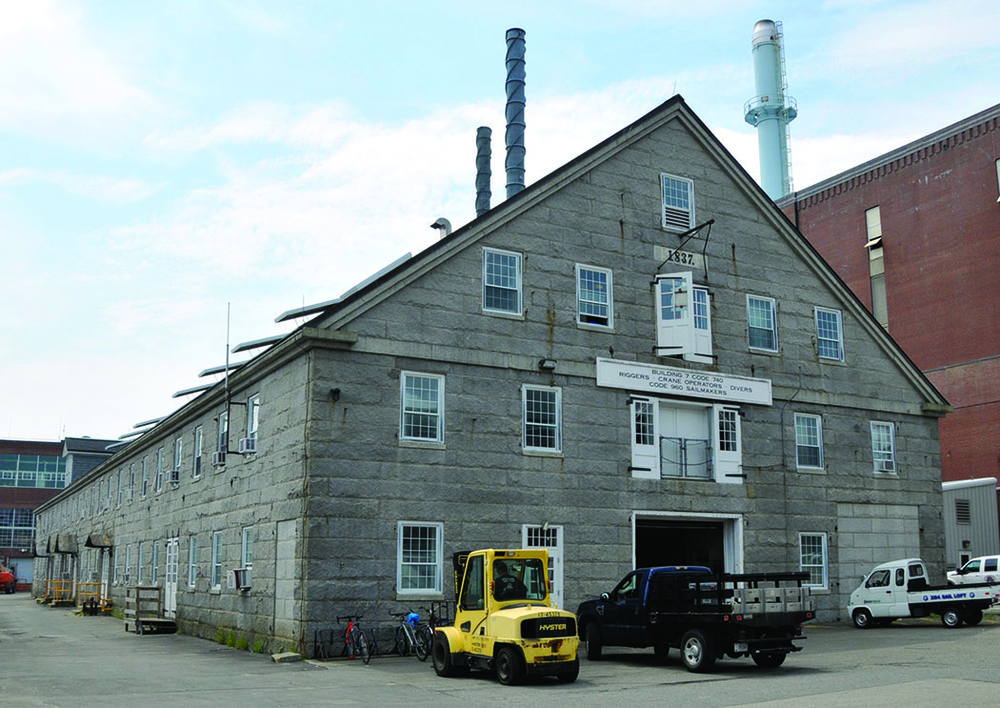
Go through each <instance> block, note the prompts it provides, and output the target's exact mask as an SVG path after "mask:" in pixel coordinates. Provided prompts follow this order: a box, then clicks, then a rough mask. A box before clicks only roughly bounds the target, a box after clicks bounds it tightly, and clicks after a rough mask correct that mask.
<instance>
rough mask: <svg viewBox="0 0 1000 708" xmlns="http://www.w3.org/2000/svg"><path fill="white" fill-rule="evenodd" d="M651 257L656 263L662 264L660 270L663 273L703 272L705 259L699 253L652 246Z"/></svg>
mask: <svg viewBox="0 0 1000 708" xmlns="http://www.w3.org/2000/svg"><path fill="white" fill-rule="evenodd" d="M653 257H654V258H655V259H656V261H657V263H660V262H662V263H663V265H662V267H661V270H662V271H663V272H664V273H676V272H677V271H679V270H701V271H703V270H705V257H704V256H703V255H701V254H700V253H691V252H690V251H680V250H678V249H676V248H669V247H667V246H659V245H657V246H653Z"/></svg>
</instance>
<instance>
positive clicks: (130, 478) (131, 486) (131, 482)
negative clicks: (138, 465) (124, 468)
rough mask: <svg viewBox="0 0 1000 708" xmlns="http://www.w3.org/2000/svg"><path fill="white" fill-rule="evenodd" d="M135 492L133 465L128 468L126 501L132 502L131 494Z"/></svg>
mask: <svg viewBox="0 0 1000 708" xmlns="http://www.w3.org/2000/svg"><path fill="white" fill-rule="evenodd" d="M134 490H135V463H134V462H133V463H132V464H130V465H129V466H128V497H127V498H128V500H129V501H132V494H133V492H134Z"/></svg>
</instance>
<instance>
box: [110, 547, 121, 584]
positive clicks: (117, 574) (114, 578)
mask: <svg viewBox="0 0 1000 708" xmlns="http://www.w3.org/2000/svg"><path fill="white" fill-rule="evenodd" d="M114 556H115V569H114V574H113V575H112V576H111V582H112V584H114V585H117V584H118V579H119V578H120V577H121V567H122V554H121V546H119V547H118V548H115V549H114Z"/></svg>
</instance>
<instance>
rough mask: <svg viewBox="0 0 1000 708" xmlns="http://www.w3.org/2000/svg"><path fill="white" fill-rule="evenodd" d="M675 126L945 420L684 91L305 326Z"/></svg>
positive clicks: (395, 286) (365, 301)
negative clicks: (691, 138)
mask: <svg viewBox="0 0 1000 708" xmlns="http://www.w3.org/2000/svg"><path fill="white" fill-rule="evenodd" d="M670 121H680V122H681V123H682V124H683V125H684V126H686V127H687V128H688V129H689V131H690V132H691V134H692V135H693V136H694V137H695V139H697V140H698V142H699V143H700V144H701V146H702V147H703V148H704V149H705V150H706V151H707V152H709V153H710V154H711V155H712V156H713V157H714V158H715V160H716V161H717V163H718V164H719V166H720V168H721V169H722V170H723V171H724V172H726V173H727V174H728V175H729V177H730V178H731V179H732V180H733V181H734V183H736V184H737V185H738V186H739V187H741V188H742V189H743V191H744V193H745V195H746V196H747V198H748V199H749V200H750V201H751V202H752V203H753V204H754V205H755V206H756V207H757V208H758V210H759V211H760V213H761V215H762V216H763V217H764V218H765V219H766V220H767V222H768V223H769V224H770V225H771V226H773V227H774V228H775V230H776V231H777V232H778V233H779V234H781V235H782V236H783V237H784V238H785V240H786V241H787V243H788V244H789V245H790V246H791V247H792V249H793V250H794V251H795V252H796V253H797V254H798V255H799V256H800V257H801V258H802V259H803V260H804V261H805V262H806V263H807V264H808V265H809V266H810V268H811V269H812V270H813V272H814V273H815V274H816V275H817V277H818V278H819V279H820V280H821V281H822V282H823V283H824V284H825V285H826V286H827V287H829V288H830V289H831V290H832V291H833V292H834V293H836V294H837V296H838V298H839V300H840V301H841V303H842V304H843V306H844V308H845V309H846V310H848V311H850V313H851V314H852V315H853V316H854V317H855V318H856V319H857V320H858V321H859V322H860V323H861V324H862V326H863V327H864V328H865V330H866V331H867V332H868V334H869V335H871V336H872V337H873V338H874V339H875V340H876V341H877V342H878V343H879V345H880V346H881V348H882V349H883V351H884V352H885V353H886V355H887V356H889V357H890V358H891V359H892V360H893V361H894V362H895V363H896V365H897V366H898V367H899V369H900V370H901V371H902V372H903V374H904V375H905V376H906V378H907V379H908V380H909V381H910V383H911V384H912V385H913V386H914V388H915V389H916V390H917V391H919V392H920V395H921V396H922V397H924V399H925V405H924V409H925V411H926V412H928V413H932V414H938V415H944V414H945V413H947V412H948V411H949V410H950V406H949V405H948V402H947V400H945V398H944V396H942V395H941V393H940V392H939V391H938V390H937V389H936V388H935V386H934V385H933V384H932V383H931V382H930V380H929V379H928V378H927V377H926V376H925V375H924V374H923V372H922V371H920V369H919V367H917V365H916V364H915V363H914V362H913V361H912V360H911V359H910V358H909V357H908V356H907V355H906V353H905V352H904V351H903V350H902V348H901V347H900V346H899V345H898V344H897V343H896V342H895V340H893V339H892V337H891V336H890V335H889V334H888V332H886V330H885V329H884V328H883V327H882V326H881V325H880V324H879V323H878V322H877V321H876V320H875V318H874V316H873V315H872V314H871V313H870V312H869V311H868V309H867V308H866V307H865V306H864V304H863V303H862V302H861V301H860V300H859V299H858V297H857V296H856V295H855V294H854V293H853V291H851V289H850V288H849V287H848V286H847V284H846V283H845V282H844V281H843V280H842V279H841V277H840V276H839V275H838V274H837V273H836V272H835V271H834V269H833V268H832V267H830V265H829V264H827V262H826V261H825V260H824V259H823V257H822V256H821V255H820V253H819V251H818V250H817V249H816V248H815V247H814V246H813V245H812V244H811V243H810V242H809V240H808V239H806V238H805V237H804V236H803V235H802V234H801V232H799V230H798V229H797V228H795V225H794V224H793V223H792V222H791V221H790V220H789V219H788V217H786V216H785V214H784V213H783V212H782V211H781V210H780V209H779V208H778V207H777V206H776V205H775V203H774V201H773V200H771V198H770V197H768V196H767V194H766V193H765V192H764V190H763V188H762V187H760V185H758V184H757V182H756V181H755V180H754V179H753V178H752V177H751V176H750V175H749V174H748V173H747V172H746V170H745V169H743V167H742V166H741V165H740V164H739V162H738V161H737V160H736V159H735V158H734V157H733V156H732V154H731V153H730V152H729V151H728V150H727V149H726V148H725V146H723V145H722V143H721V142H720V141H719V140H718V138H716V137H715V135H714V134H713V133H712V132H711V131H710V130H709V129H708V127H707V126H706V125H705V124H704V123H703V122H702V120H701V119H700V118H699V117H698V116H697V115H696V114H695V113H694V111H692V110H691V108H690V107H689V106H688V105H687V103H686V102H685V101H684V99H683V98H682V97H681V96H680V94H677V95H675V96H673V97H672V98H670V99H669V100H667V101H665V102H664V103H662V104H660V105H659V106H657V107H656V108H654V109H653V110H651V111H650V112H649V113H647V114H646V115H644V116H642V117H641V118H639V119H638V120H636V121H634V122H633V123H631V124H630V125H628V126H626V127H625V128H622V129H621V130H619V131H618V132H617V133H615V134H614V135H612V136H610V137H609V138H607V139H605V140H603V141H602V142H600V143H598V144H597V145H595V146H594V147H592V148H590V149H589V150H587V151H586V152H584V153H582V154H581V155H579V156H577V157H575V158H574V159H572V160H570V161H569V162H567V163H566V164H565V165H563V166H561V167H559V168H557V169H555V170H554V171H552V172H550V173H549V174H548V175H546V176H544V177H542V178H541V179H539V180H538V181H537V182H534V183H532V184H531V185H529V186H527V187H526V188H525V189H523V190H522V191H521V192H519V193H517V194H515V195H514V196H512V197H509V198H507V199H506V200H504V201H502V202H500V203H499V204H497V205H496V206H495V207H493V208H491V209H490V210H489V211H487V212H485V213H484V214H482V215H481V216H478V217H477V218H475V219H473V220H472V221H470V222H469V223H467V224H465V225H464V226H462V227H461V228H459V229H457V230H456V231H454V232H452V233H451V234H450V235H448V236H446V237H444V238H442V239H440V240H438V241H436V242H435V243H433V244H432V245H431V246H429V247H428V248H426V249H425V250H423V251H421V252H420V253H417V254H416V255H414V256H412V257H411V258H409V259H406V260H404V261H402V262H399V263H398V264H397V265H396V267H394V268H392V267H390V268H388V269H385V270H384V271H381V272H380V273H378V274H377V276H378V277H373V278H371V279H370V280H369V281H367V282H364V283H363V284H362V285H361V286H358V287H356V288H354V289H352V290H350V291H348V293H346V294H345V295H344V296H343V297H341V298H338V299H336V300H331V301H329V303H328V307H323V308H317V309H314V310H312V311H313V312H318V314H317V317H315V318H314V319H312V320H310V321H309V322H308V323H306V324H305V325H303V326H306V325H309V326H315V327H321V328H333V329H339V328H341V327H344V326H345V325H346V324H348V323H349V322H350V321H351V320H352V319H354V318H355V317H357V316H359V315H360V314H361V313H363V312H364V311H366V310H367V309H369V308H370V307H372V306H374V305H376V304H378V303H379V302H381V301H383V300H385V299H387V298H389V297H391V296H392V295H393V293H395V292H398V291H399V290H401V289H403V288H405V287H406V286H407V285H408V284H410V283H411V282H413V281H414V280H416V279H417V278H419V277H420V276H422V275H423V274H425V273H427V272H428V271H430V270H431V269H433V268H434V267H435V266H436V265H438V264H439V263H441V262H443V261H445V260H447V259H448V258H450V257H451V256H452V255H454V254H455V253H457V252H458V251H461V250H464V248H466V247H467V246H469V245H470V244H472V243H474V242H475V241H477V240H479V239H480V238H481V237H483V236H485V235H487V234H489V233H491V232H492V231H493V230H494V229H496V228H498V227H499V226H501V225H503V224H505V223H507V222H509V221H511V220H512V219H515V218H516V217H517V216H518V215H520V214H521V213H523V212H524V211H526V210H527V209H529V208H530V207H532V206H534V205H536V204H538V203H539V202H541V201H542V200H544V199H546V198H547V197H549V196H551V195H552V194H553V193H555V192H557V191H558V190H560V189H561V188H563V187H564V186H565V185H567V184H568V183H570V182H572V181H573V180H575V179H577V178H578V177H579V176H580V175H582V174H584V173H586V172H588V171H590V170H591V169H593V168H594V167H595V166H597V165H599V164H600V163H602V162H604V161H605V160H607V159H609V158H610V157H611V156H612V155H614V154H616V153H618V152H619V151H621V150H624V149H625V148H627V147H629V146H630V145H633V144H634V143H636V142H637V141H639V140H641V139H642V138H643V137H645V136H647V135H649V134H650V133H651V132H653V131H655V130H657V129H658V128H660V127H662V126H663V125H665V124H667V123H669V122H670ZM323 304H327V303H323Z"/></svg>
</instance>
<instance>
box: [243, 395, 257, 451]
mask: <svg viewBox="0 0 1000 708" xmlns="http://www.w3.org/2000/svg"><path fill="white" fill-rule="evenodd" d="M259 429H260V394H259V393H255V394H254V395H252V396H250V398H248V399H247V430H246V432H247V435H246V437H247V439H248V440H256V439H257V431H258V430H259Z"/></svg>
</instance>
